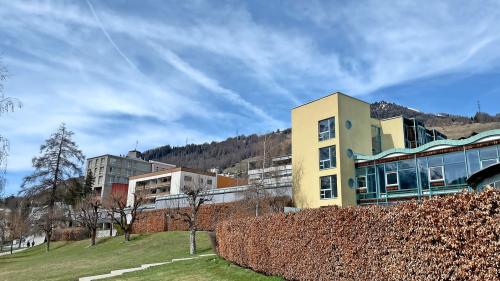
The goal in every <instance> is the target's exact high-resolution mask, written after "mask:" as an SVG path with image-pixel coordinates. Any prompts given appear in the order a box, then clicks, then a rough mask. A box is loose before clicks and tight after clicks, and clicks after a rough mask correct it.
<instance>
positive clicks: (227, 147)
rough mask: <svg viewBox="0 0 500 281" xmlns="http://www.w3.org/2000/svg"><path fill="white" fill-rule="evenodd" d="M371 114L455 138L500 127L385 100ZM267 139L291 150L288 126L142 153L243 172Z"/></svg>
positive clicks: (273, 149)
mask: <svg viewBox="0 0 500 281" xmlns="http://www.w3.org/2000/svg"><path fill="white" fill-rule="evenodd" d="M371 115H372V117H373V118H378V119H384V118H390V117H395V116H406V117H413V118H417V119H419V120H422V121H423V122H424V123H425V124H426V126H428V127H431V128H436V129H438V130H440V131H442V132H443V133H445V134H446V135H447V136H448V137H449V138H454V139H458V138H460V137H468V136H470V135H471V134H472V133H474V132H475V133H478V132H482V131H486V130H491V129H500V114H496V115H495V116H491V115H488V114H485V113H480V114H475V115H474V116H472V117H467V116H460V115H452V114H447V113H439V114H433V113H425V112H420V111H418V110H414V109H411V108H408V107H405V106H402V105H398V104H395V103H390V102H386V101H380V102H375V103H373V104H371ZM264 139H266V140H267V141H266V143H267V145H266V147H267V151H268V152H269V155H270V156H271V157H272V156H278V155H286V154H290V153H291V129H287V130H284V131H276V132H273V133H270V134H266V135H256V134H253V135H249V136H245V135H242V136H237V137H232V138H228V139H226V140H224V141H220V142H211V143H204V144H189V145H186V146H179V147H175V146H174V147H173V146H170V145H165V146H162V147H158V148H154V149H151V150H147V151H145V152H144V153H143V154H144V157H145V158H146V160H157V161H162V162H166V163H172V164H175V165H179V166H185V167H192V168H198V169H203V170H207V169H211V168H214V167H217V168H219V169H221V170H226V171H230V172H232V173H235V172H236V171H239V172H244V171H245V170H246V159H249V158H252V157H257V156H261V155H262V153H263V149H264ZM243 160H245V161H243Z"/></svg>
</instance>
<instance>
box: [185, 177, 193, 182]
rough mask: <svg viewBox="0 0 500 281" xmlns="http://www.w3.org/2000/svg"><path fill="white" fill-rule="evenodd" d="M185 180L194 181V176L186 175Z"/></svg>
mask: <svg viewBox="0 0 500 281" xmlns="http://www.w3.org/2000/svg"><path fill="white" fill-rule="evenodd" d="M184 180H185V181H192V180H193V177H191V176H184Z"/></svg>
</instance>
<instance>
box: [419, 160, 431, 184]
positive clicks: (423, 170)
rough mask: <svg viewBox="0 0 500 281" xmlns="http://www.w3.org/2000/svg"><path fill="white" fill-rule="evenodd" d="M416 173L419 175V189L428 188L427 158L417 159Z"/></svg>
mask: <svg viewBox="0 0 500 281" xmlns="http://www.w3.org/2000/svg"><path fill="white" fill-rule="evenodd" d="M417 164H418V171H419V173H420V187H421V188H422V189H428V188H429V170H428V169H427V158H418V159H417Z"/></svg>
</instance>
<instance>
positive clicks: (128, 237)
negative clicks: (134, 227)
mask: <svg viewBox="0 0 500 281" xmlns="http://www.w3.org/2000/svg"><path fill="white" fill-rule="evenodd" d="M125 241H130V231H129V230H125Z"/></svg>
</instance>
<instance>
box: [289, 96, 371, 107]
mask: <svg viewBox="0 0 500 281" xmlns="http://www.w3.org/2000/svg"><path fill="white" fill-rule="evenodd" d="M333 95H342V96H344V97H348V98H351V99H354V100H357V101H360V102H363V103H366V104H370V103H369V102H366V101H364V100H361V99H358V98H355V97H353V96H349V95H346V94H344V93H342V92H339V91H337V92H333V93H330V94H328V95H326V96H323V97H320V98H317V99H314V100H312V101H308V102H306V103H303V104H301V105H297V106H295V107H292V110H294V109H296V108H299V107H301V106H304V105H308V104H310V103H313V102H317V101H319V100H321V99H324V98H327V97H330V96H333Z"/></svg>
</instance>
